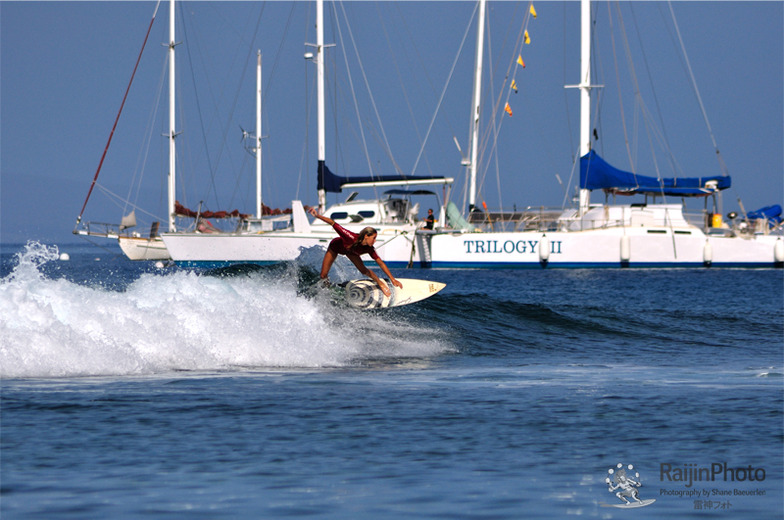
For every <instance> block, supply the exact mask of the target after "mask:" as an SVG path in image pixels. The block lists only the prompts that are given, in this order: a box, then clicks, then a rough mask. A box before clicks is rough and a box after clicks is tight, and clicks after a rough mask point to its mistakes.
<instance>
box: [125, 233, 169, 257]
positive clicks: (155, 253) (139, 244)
mask: <svg viewBox="0 0 784 520" xmlns="http://www.w3.org/2000/svg"><path fill="white" fill-rule="evenodd" d="M117 241H118V243H119V244H120V249H122V252H123V253H125V256H127V257H128V258H129V259H131V260H170V259H171V256H169V251H168V250H167V249H166V245H165V244H164V242H163V240H162V239H161V238H160V237H155V238H141V237H119V238H118V239H117Z"/></svg>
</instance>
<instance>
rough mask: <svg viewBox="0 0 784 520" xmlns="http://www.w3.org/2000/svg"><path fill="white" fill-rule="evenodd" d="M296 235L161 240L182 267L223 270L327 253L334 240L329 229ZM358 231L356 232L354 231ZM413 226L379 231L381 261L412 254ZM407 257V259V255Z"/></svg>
mask: <svg viewBox="0 0 784 520" xmlns="http://www.w3.org/2000/svg"><path fill="white" fill-rule="evenodd" d="M325 228H326V229H325V230H323V231H311V232H302V233H297V232H293V231H275V232H269V233H253V234H243V233H212V234H206V233H205V234H199V233H165V234H164V235H163V239H164V241H165V243H166V247H167V249H168V251H169V252H170V253H171V257H172V259H173V260H174V261H175V262H176V263H177V265H179V266H181V267H203V268H212V267H225V266H228V265H237V264H256V265H268V264H275V263H278V262H289V261H294V260H296V259H297V258H298V257H299V256H300V254H301V253H302V252H303V250H306V249H309V248H312V247H314V246H318V247H322V248H323V249H324V250H326V248H327V246H328V245H329V242H330V241H331V240H332V239H334V238H336V237H337V234H336V233H335V231H333V230H332V228H329V227H326V226H325ZM354 231H358V230H354ZM413 233H414V227H413V226H411V227H410V229H409V230H398V229H381V230H379V234H378V239H377V241H376V244H375V247H376V251H377V252H378V254H379V256H380V257H381V258H382V260H384V261H387V260H390V261H395V262H398V263H400V262H402V260H401V261H398V259H399V258H403V257H405V258H406V263H407V262H408V257H409V256H410V253H411V239H410V238H409V237H411V236H413ZM406 255H408V256H406Z"/></svg>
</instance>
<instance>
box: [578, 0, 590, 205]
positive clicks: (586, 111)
mask: <svg viewBox="0 0 784 520" xmlns="http://www.w3.org/2000/svg"><path fill="white" fill-rule="evenodd" d="M580 8H581V15H580V24H581V31H580V33H581V41H580V84H579V85H577V86H578V88H579V89H580V157H583V156H584V155H585V154H587V153H588V152H590V151H591V2H590V0H582V2H581V4H580ZM590 203H591V191H590V190H586V189H580V201H579V204H580V208H579V211H580V215H582V214H584V213H585V212H586V211H588V206H589V205H590Z"/></svg>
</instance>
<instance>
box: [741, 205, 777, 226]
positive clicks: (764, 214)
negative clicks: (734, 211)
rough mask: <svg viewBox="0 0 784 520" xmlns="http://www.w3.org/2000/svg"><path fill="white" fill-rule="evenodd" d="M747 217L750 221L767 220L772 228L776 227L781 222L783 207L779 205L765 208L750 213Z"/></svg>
mask: <svg viewBox="0 0 784 520" xmlns="http://www.w3.org/2000/svg"><path fill="white" fill-rule="evenodd" d="M747 216H748V217H749V220H757V219H764V220H767V221H768V224H769V225H770V227H775V226H777V225H778V224H779V223H780V222H781V206H779V205H778V204H774V205H773V206H765V207H764V208H760V209H758V210H757V211H749V213H748V215H747Z"/></svg>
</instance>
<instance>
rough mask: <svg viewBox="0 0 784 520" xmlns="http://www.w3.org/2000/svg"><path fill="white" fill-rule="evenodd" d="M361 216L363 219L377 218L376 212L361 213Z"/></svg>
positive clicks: (366, 211)
mask: <svg viewBox="0 0 784 520" xmlns="http://www.w3.org/2000/svg"><path fill="white" fill-rule="evenodd" d="M359 216H360V217H362V218H373V217H375V216H376V212H375V211H370V210H365V211H360V212H359Z"/></svg>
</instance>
